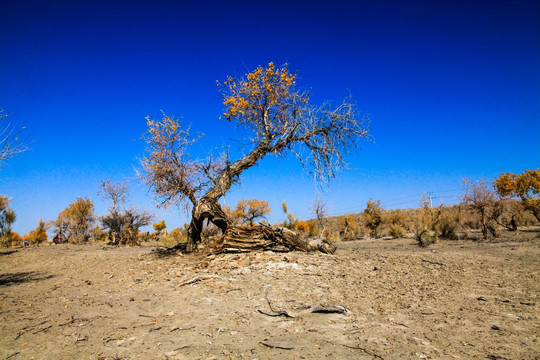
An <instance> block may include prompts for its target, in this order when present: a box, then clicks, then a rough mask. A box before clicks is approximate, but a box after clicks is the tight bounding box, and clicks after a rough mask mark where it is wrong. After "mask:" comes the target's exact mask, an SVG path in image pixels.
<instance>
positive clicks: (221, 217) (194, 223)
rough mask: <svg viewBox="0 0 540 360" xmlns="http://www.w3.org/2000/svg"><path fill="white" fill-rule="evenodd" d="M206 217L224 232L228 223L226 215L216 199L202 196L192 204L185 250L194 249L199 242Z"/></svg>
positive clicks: (190, 250)
mask: <svg viewBox="0 0 540 360" xmlns="http://www.w3.org/2000/svg"><path fill="white" fill-rule="evenodd" d="M206 219H208V220H210V221H211V222H212V223H213V224H214V225H216V226H217V227H218V228H219V229H220V230H221V231H222V232H223V233H225V231H226V230H227V228H228V226H229V223H230V221H229V219H228V217H227V215H226V214H225V212H224V211H223V209H221V205H220V204H219V203H218V202H217V201H212V200H208V199H207V198H204V197H203V198H202V199H201V200H200V201H199V202H198V203H197V204H196V205H195V206H193V211H192V213H191V223H190V224H189V228H188V233H187V248H186V251H187V252H192V251H194V250H195V249H196V247H197V244H199V243H200V242H201V233H202V229H203V226H204V221H205V220H206Z"/></svg>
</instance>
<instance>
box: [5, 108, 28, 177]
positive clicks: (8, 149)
mask: <svg viewBox="0 0 540 360" xmlns="http://www.w3.org/2000/svg"><path fill="white" fill-rule="evenodd" d="M7 117H8V115H7V114H5V113H4V110H3V109H0V168H2V167H3V166H4V165H5V164H6V162H7V161H8V160H9V159H12V158H14V157H15V156H17V155H19V154H22V153H23V152H25V151H28V150H29V149H28V147H27V146H26V144H25V142H24V140H21V138H20V133H21V131H22V130H24V129H25V127H21V128H20V129H18V128H17V127H16V126H15V125H13V124H11V123H9V122H7V123H4V120H5V119H6V118H7Z"/></svg>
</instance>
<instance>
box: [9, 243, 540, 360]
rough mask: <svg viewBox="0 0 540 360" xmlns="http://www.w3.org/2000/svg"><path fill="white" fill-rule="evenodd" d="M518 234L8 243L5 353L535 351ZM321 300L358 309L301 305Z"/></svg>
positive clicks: (278, 355)
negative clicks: (315, 309) (505, 237)
mask: <svg viewBox="0 0 540 360" xmlns="http://www.w3.org/2000/svg"><path fill="white" fill-rule="evenodd" d="M521 236H522V237H523V238H522V239H515V240H514V241H505V242H499V243H485V242H483V243H477V242H472V241H443V242H442V243H440V244H437V245H434V246H432V247H429V248H420V247H418V246H417V245H416V244H415V242H414V241H413V240H410V239H398V240H361V241H354V242H343V243H338V244H337V245H338V250H337V252H336V254H335V255H325V254H318V253H317V254H305V253H301V252H293V253H272V252H258V253H245V254H222V255H217V256H209V257H203V256H200V255H177V256H171V257H166V258H160V257H157V256H156V255H155V254H154V253H152V248H151V247H132V248H111V247H103V246H101V245H95V246H90V245H88V246H74V245H57V246H42V247H38V248H26V249H16V250H15V251H14V250H8V249H6V250H2V252H1V253H0V318H1V323H0V333H1V337H0V358H1V359H32V358H35V359H428V358H429V359H471V358H479V359H538V358H539V356H540V355H539V351H540V348H539V342H538V337H539V336H538V334H539V333H540V326H539V325H540V322H539V300H540V299H539V294H540V292H539V290H540V239H539V238H538V234H536V233H535V234H532V233H531V234H526V233H522V235H521ZM312 305H323V306H331V305H339V306H343V307H345V308H346V309H348V312H346V313H301V309H302V306H312ZM276 309H281V310H285V312H289V313H290V314H293V315H294V314H297V315H298V314H299V313H300V315H299V316H297V317H286V316H271V315H277V314H278V311H277V310H276Z"/></svg>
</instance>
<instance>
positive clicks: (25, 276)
mask: <svg viewBox="0 0 540 360" xmlns="http://www.w3.org/2000/svg"><path fill="white" fill-rule="evenodd" d="M52 277H54V275H46V274H44V273H40V272H37V271H30V272H19V273H11V274H0V286H10V285H15V284H23V283H26V282H30V281H41V280H47V279H50V278H52Z"/></svg>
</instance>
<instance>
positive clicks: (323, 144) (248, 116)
mask: <svg viewBox="0 0 540 360" xmlns="http://www.w3.org/2000/svg"><path fill="white" fill-rule="evenodd" d="M296 81H297V76H296V74H294V73H291V72H290V71H289V69H288V67H287V65H283V66H281V67H278V66H276V65H274V64H273V63H269V64H268V66H267V67H262V66H259V67H258V68H256V69H255V70H254V71H252V72H250V73H249V74H246V75H245V76H244V77H241V78H233V77H228V78H227V80H226V81H225V82H223V83H222V84H219V87H220V90H221V92H222V95H223V105H224V107H225V111H224V113H223V116H224V117H225V118H226V119H227V120H228V121H229V122H233V123H235V124H236V125H237V126H238V127H240V128H241V129H243V130H244V131H245V134H246V138H245V139H244V140H245V141H243V142H240V143H243V144H244V145H243V146H244V148H243V149H241V151H240V152H239V153H240V154H243V155H241V156H240V157H238V158H236V159H233V158H231V156H230V154H229V152H228V151H224V152H223V153H221V154H218V155H212V156H209V157H208V158H206V159H201V158H198V157H195V156H192V154H191V153H190V146H192V145H193V144H194V143H195V142H197V141H198V140H200V138H201V136H199V135H197V136H192V135H191V131H190V127H189V126H185V125H184V124H183V123H182V122H181V121H180V120H178V119H175V118H172V117H170V116H167V115H164V116H163V119H162V120H161V121H156V120H151V119H150V118H147V125H148V131H147V134H146V136H145V141H146V144H147V148H146V156H144V158H143V159H142V168H143V172H142V173H141V177H142V179H144V181H145V182H146V183H147V185H148V186H149V187H150V188H151V189H152V190H153V191H154V194H155V195H156V198H157V200H158V201H159V204H160V206H168V205H172V204H184V205H187V207H188V209H189V208H190V209H191V222H190V226H189V228H188V236H187V237H188V244H187V251H192V250H193V249H194V248H195V245H197V244H198V243H200V242H201V232H202V229H203V224H204V221H205V220H207V219H208V220H210V221H211V222H212V223H214V224H215V225H216V226H217V227H218V228H220V229H221V230H222V231H223V232H225V231H226V230H227V228H228V227H229V226H230V225H231V219H230V218H229V217H228V216H227V214H226V213H225V212H224V211H223V209H222V207H221V205H220V203H219V199H220V198H221V197H223V196H224V195H225V194H226V193H227V192H228V191H229V190H230V189H231V186H232V185H233V184H235V183H238V182H239V179H240V175H241V174H242V173H243V172H244V171H245V170H246V169H249V168H251V167H252V166H254V165H255V164H257V163H258V162H259V161H260V160H261V159H263V158H264V157H266V156H269V155H274V156H280V155H285V154H287V153H290V154H293V155H295V156H296V157H297V158H298V160H300V162H301V163H302V165H303V166H304V168H305V169H306V170H307V171H308V172H309V173H310V174H312V175H313V176H314V177H315V178H316V179H317V180H320V181H329V180H330V179H332V178H334V177H335V176H336V171H337V170H338V169H340V168H343V167H344V165H345V161H344V158H343V155H344V154H345V153H346V152H347V151H351V150H353V149H355V147H356V145H357V144H358V142H359V140H360V139H362V138H364V139H369V130H368V122H367V120H366V118H365V117H364V116H363V114H361V113H360V112H359V111H358V110H357V108H356V106H355V104H354V103H353V102H351V101H350V99H349V98H346V99H344V100H343V101H342V102H341V103H339V104H338V105H336V106H333V105H332V104H331V103H329V102H325V103H323V104H322V105H313V104H311V103H310V100H309V93H308V92H307V91H303V90H300V89H298V88H297V84H296Z"/></svg>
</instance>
